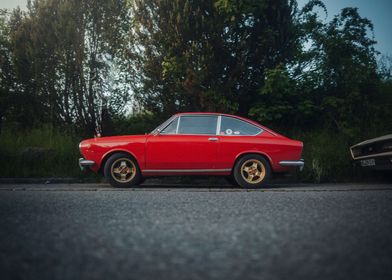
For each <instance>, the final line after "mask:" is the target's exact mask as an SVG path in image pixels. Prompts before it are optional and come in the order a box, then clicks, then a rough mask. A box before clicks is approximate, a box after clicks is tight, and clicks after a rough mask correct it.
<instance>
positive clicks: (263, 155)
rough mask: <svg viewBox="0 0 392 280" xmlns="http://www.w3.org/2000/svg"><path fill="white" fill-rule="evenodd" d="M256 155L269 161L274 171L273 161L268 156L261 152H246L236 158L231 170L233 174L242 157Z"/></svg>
mask: <svg viewBox="0 0 392 280" xmlns="http://www.w3.org/2000/svg"><path fill="white" fill-rule="evenodd" d="M254 154H256V155H259V156H262V157H264V158H265V159H266V160H267V162H268V163H269V165H270V167H271V171H273V165H272V164H273V161H272V159H271V157H270V156H269V155H268V154H266V153H264V152H260V151H246V152H242V153H240V154H238V155H237V156H236V158H235V160H234V163H233V166H232V168H231V173H232V174H233V172H234V167H235V165H236V164H237V162H238V161H239V160H240V159H241V158H242V157H244V156H247V155H254Z"/></svg>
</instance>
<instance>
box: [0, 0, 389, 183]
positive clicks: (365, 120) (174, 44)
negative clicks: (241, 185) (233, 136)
mask: <svg viewBox="0 0 392 280" xmlns="http://www.w3.org/2000/svg"><path fill="white" fill-rule="evenodd" d="M327 12H328V11H326V9H325V5H324V4H323V2H322V1H318V0H310V1H309V2H308V3H307V4H306V5H305V6H303V7H299V6H298V4H297V2H296V1H295V0H281V1H276V0H263V1H260V0H250V1H231V0H209V1H191V0H185V1H183V0H165V1H161V0H159V1H158V0H127V1H126V0H123V1H122V0H121V1H118V0H116V1H103V2H102V3H100V5H96V4H94V1H84V0H83V1H73V0H66V1H60V0H45V1H44V0H34V1H31V2H30V4H29V5H28V9H27V11H22V10H20V9H14V10H13V11H6V10H2V11H0V159H1V160H0V177H52V176H56V177H78V176H91V175H81V173H80V172H79V170H78V166H77V159H78V157H79V151H78V143H79V141H80V140H81V139H83V138H90V137H92V136H93V135H94V133H95V132H96V130H98V131H100V132H101V134H102V135H103V136H106V135H114V134H135V133H145V132H149V131H151V130H152V129H153V128H154V127H155V126H156V125H157V124H159V123H160V122H161V121H163V120H165V119H167V118H168V117H169V116H170V115H172V114H174V113H177V112H184V111H217V112H223V113H232V114H236V115H241V116H244V117H249V118H251V119H253V120H256V121H259V122H260V123H262V124H264V125H266V126H267V127H270V128H271V129H274V130H276V131H278V132H279V133H281V134H283V135H286V136H289V137H292V138H295V139H299V140H302V141H303V142H304V143H305V149H304V158H305V161H306V165H305V172H304V173H303V174H301V176H300V179H301V180H305V181H314V182H327V181H328V182H331V181H342V180H345V181H347V180H357V179H358V178H362V176H363V174H361V172H358V170H357V169H356V168H355V167H354V166H353V164H352V161H351V157H350V154H349V150H348V149H349V146H350V145H352V144H355V143H357V142H359V141H362V140H364V139H367V138H371V137H376V136H380V135H384V134H388V133H391V132H392V121H391V120H392V66H391V65H392V59H391V58H390V57H386V56H382V55H381V54H379V53H378V52H377V51H376V50H375V45H376V38H374V35H373V25H372V22H371V21H370V20H368V19H366V18H364V17H362V16H361V15H360V14H359V13H358V10H357V9H356V8H355V7H348V8H345V9H342V10H341V12H340V13H339V14H337V15H335V16H334V17H332V19H331V20H326V18H327V17H326V15H327Z"/></svg>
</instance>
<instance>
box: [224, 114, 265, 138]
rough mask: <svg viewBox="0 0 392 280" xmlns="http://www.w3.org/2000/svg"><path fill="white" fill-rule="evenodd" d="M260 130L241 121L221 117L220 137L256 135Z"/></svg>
mask: <svg viewBox="0 0 392 280" xmlns="http://www.w3.org/2000/svg"><path fill="white" fill-rule="evenodd" d="M261 131H262V129H261V128H259V127H257V126H255V125H253V124H250V123H248V122H244V121H242V120H239V119H236V118H231V117H225V116H222V121H221V129H220V131H219V134H220V135H256V134H259V133H260V132H261Z"/></svg>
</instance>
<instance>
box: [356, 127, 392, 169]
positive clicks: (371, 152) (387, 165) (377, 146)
mask: <svg viewBox="0 0 392 280" xmlns="http://www.w3.org/2000/svg"><path fill="white" fill-rule="evenodd" d="M350 151H351V156H352V158H353V159H354V161H355V162H357V163H358V164H359V165H360V166H362V167H364V168H369V169H374V170H392V134H388V135H384V136H381V137H378V138H373V139H369V140H366V141H363V142H361V143H358V144H356V145H354V146H352V147H351V148H350Z"/></svg>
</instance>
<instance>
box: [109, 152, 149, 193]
mask: <svg viewBox="0 0 392 280" xmlns="http://www.w3.org/2000/svg"><path fill="white" fill-rule="evenodd" d="M104 175H105V178H106V180H108V182H109V183H110V184H111V185H112V186H113V187H117V188H129V187H132V186H134V185H138V184H139V183H140V181H141V180H142V176H141V173H140V169H139V166H138V164H137V162H136V161H135V160H134V159H133V158H132V157H131V156H130V155H128V154H126V153H116V154H113V155H111V156H110V157H109V158H108V160H107V161H106V163H105V166H104Z"/></svg>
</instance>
